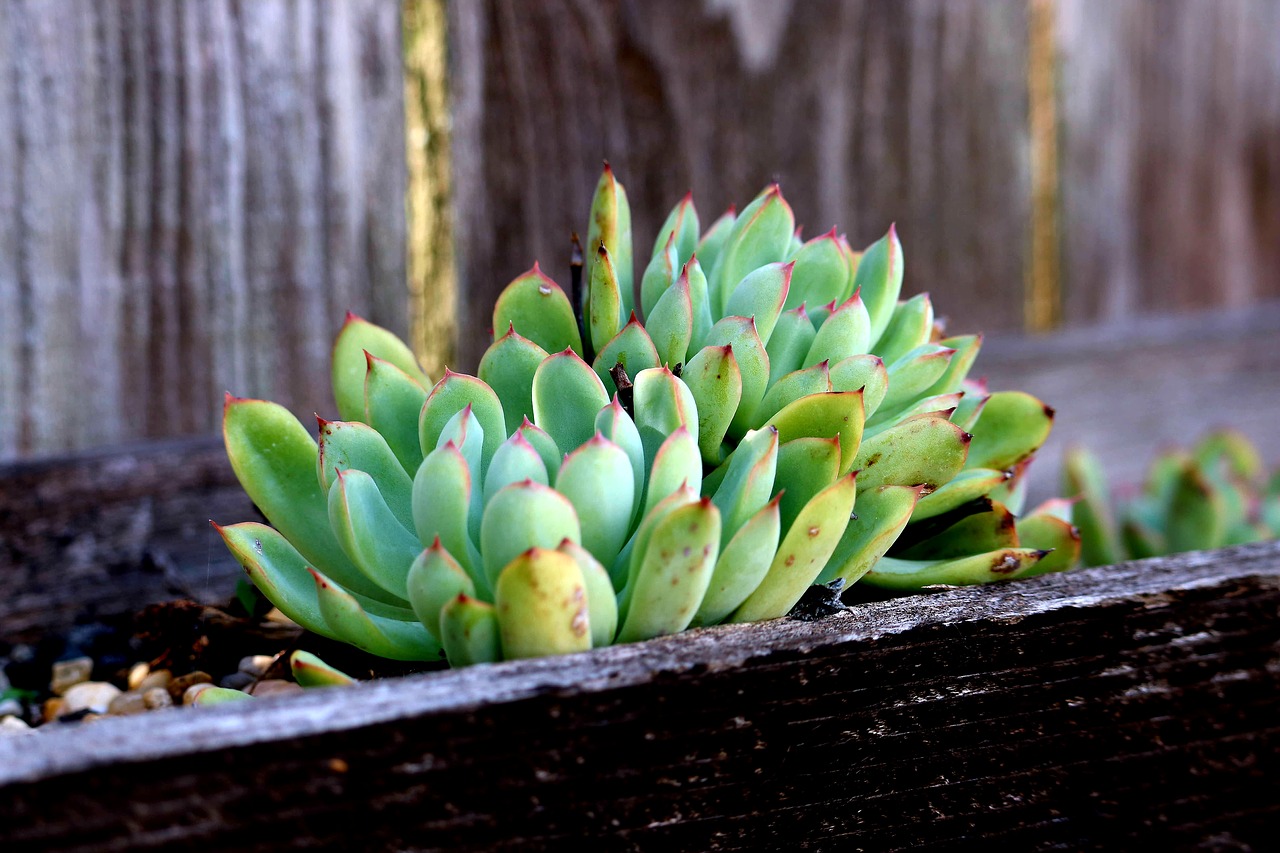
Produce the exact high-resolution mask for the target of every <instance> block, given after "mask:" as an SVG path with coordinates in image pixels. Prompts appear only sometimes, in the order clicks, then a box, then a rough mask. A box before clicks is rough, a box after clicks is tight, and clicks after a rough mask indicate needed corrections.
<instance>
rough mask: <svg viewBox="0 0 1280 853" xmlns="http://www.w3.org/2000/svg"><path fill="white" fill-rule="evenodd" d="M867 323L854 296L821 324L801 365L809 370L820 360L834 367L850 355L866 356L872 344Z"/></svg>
mask: <svg viewBox="0 0 1280 853" xmlns="http://www.w3.org/2000/svg"><path fill="white" fill-rule="evenodd" d="M869 323H870V319H869V317H868V315H867V309H866V306H865V305H864V304H863V302H862V298H861V296H860V295H859V294H857V293H855V294H854V295H853V296H850V297H849V298H848V299H847V300H846V301H845V302H843V303H841V304H840V305H839V306H837V307H836V309H835V311H833V312H832V313H831V316H829V317H827V318H826V320H824V321H823V323H822V325H821V326H820V327H819V328H818V333H817V335H815V336H814V339H813V344H812V345H811V346H810V347H809V352H808V354H807V355H805V357H804V362H803V363H802V366H804V367H810V366H812V365H814V364H817V363H818V362H821V361H826V362H830V363H831V364H837V363H839V362H840V361H843V360H844V359H846V358H848V357H849V356H853V355H861V354H864V353H866V351H867V348H868V347H869V345H870V344H871V337H870V325H869Z"/></svg>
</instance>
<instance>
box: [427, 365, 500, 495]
mask: <svg viewBox="0 0 1280 853" xmlns="http://www.w3.org/2000/svg"><path fill="white" fill-rule="evenodd" d="M468 406H469V407H470V408H471V413H472V414H473V415H474V416H475V418H476V420H477V421H478V422H479V424H480V427H481V428H482V429H483V431H484V433H483V439H484V444H483V445H482V447H483V450H482V451H481V455H480V473H481V474H482V475H483V473H484V472H485V471H487V470H488V468H489V460H490V459H492V458H493V454H494V453H496V452H497V450H498V445H500V444H502V442H503V441H505V440H506V437H507V433H506V428H507V419H506V413H505V412H503V410H502V401H501V400H499V399H498V395H497V394H496V393H494V391H493V389H492V388H490V387H489V386H488V385H486V384H485V383H484V382H482V381H481V380H480V379H478V378H476V377H475V376H468V375H467V374H465V373H454V372H453V371H452V370H445V372H444V378H443V379H441V380H440V381H439V382H437V383H436V384H435V387H434V388H432V389H431V393H430V394H429V395H428V396H427V402H426V403H425V404H423V406H422V413H421V414H420V415H419V416H418V441H419V443H420V444H421V445H422V452H423V454H424V455H425V454H427V453H430V452H431V451H432V450H434V449H435V448H436V447H438V446H439V444H440V436H441V434H442V433H443V432H444V430H445V427H446V426H447V425H448V423H449V421H450V420H451V419H452V418H453V417H454V416H455V415H457V414H458V413H459V412H461V411H462V410H463V409H466V408H467V407H468ZM478 482H479V481H477V483H478Z"/></svg>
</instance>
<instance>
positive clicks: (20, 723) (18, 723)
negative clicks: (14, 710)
mask: <svg viewBox="0 0 1280 853" xmlns="http://www.w3.org/2000/svg"><path fill="white" fill-rule="evenodd" d="M34 731H35V729H33V728H31V726H29V725H27V723H26V721H25V720H23V719H22V718H21V717H0V737H4V736H5V735H24V734H27V733H29V732H34Z"/></svg>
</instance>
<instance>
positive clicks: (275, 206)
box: [0, 0, 407, 458]
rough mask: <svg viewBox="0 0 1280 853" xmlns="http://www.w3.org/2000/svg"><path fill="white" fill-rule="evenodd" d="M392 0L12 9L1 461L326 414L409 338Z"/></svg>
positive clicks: (3, 98)
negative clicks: (338, 391) (341, 381)
mask: <svg viewBox="0 0 1280 853" xmlns="http://www.w3.org/2000/svg"><path fill="white" fill-rule="evenodd" d="M400 51H401V44H400V4H399V3H398V2H396V0H360V2H351V3H345V2H344V3H337V2H329V0H298V1H297V2H288V1H287V0H263V2H239V0H207V2H200V3H185V2H181V0H108V1H107V2H101V3H89V2H77V3H39V2H13V3H5V4H3V9H0V357H2V358H3V359H4V362H5V370H4V371H3V376H2V377H0V458H13V457H16V456H22V455H33V454H43V453H52V452H58V451H63V450H69V449H75V448H83V447H91V446H100V445H106V444H112V443H118V442H121V441H127V440H132V439H139V438H148V437H157V436H172V435H181V434H190V433H203V432H208V431H211V430H213V429H215V428H216V426H217V422H218V415H219V413H220V410H221V402H222V400H221V395H222V391H223V390H231V391H234V392H235V393H238V394H244V395H253V396H265V397H270V398H272V399H277V400H281V401H282V402H284V403H286V404H287V405H289V406H290V407H291V408H293V409H294V410H295V411H297V412H299V413H310V412H311V411H314V410H316V409H322V410H323V409H325V407H326V406H328V405H329V404H328V403H327V402H326V401H327V400H328V395H329V392H328V389H327V375H328V371H327V367H326V361H327V356H328V347H329V343H330V340H331V338H332V335H333V332H334V331H335V330H336V328H337V326H338V325H339V324H340V322H341V320H342V314H343V311H344V310H345V309H347V308H350V309H352V310H355V311H357V312H360V313H363V314H365V315H366V316H368V317H370V318H371V319H373V320H375V321H376V322H379V323H382V324H384V325H386V326H389V327H390V328H392V329H394V330H396V331H397V332H399V333H401V334H403V333H405V332H406V317H407V314H406V296H405V283H404V282H405V261H404V255H405V250H404V235H405V222H404V186H405V164H404V151H403V144H404V143H403V139H404V136H403V134H404V122H403V117H402V104H403V100H402V85H401V74H400V67H401V66H400Z"/></svg>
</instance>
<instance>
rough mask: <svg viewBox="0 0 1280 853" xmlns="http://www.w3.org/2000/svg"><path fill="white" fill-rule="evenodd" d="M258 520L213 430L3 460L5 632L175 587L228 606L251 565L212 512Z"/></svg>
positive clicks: (117, 609)
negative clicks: (206, 434) (222, 534)
mask: <svg viewBox="0 0 1280 853" xmlns="http://www.w3.org/2000/svg"><path fill="white" fill-rule="evenodd" d="M258 518H259V516H257V515H256V513H255V512H254V509H253V504H252V502H251V501H250V500H249V498H248V497H247V496H246V495H245V494H244V491H243V490H242V489H241V488H240V484H239V483H237V482H236V479H235V475H234V474H233V473H232V472H231V465H230V464H229V463H228V462H227V456H226V452H225V451H224V450H223V449H222V442H221V441H218V440H215V439H204V438H200V439H174V440H170V441H155V442H148V443H146V444H140V445H136V446H134V447H132V448H124V449H119V448H117V449H113V450H111V451H108V452H98V453H92V454H79V455H77V456H74V457H68V458H58V459H41V460H38V461H27V462H19V463H11V464H8V465H0V640H3V641H6V642H36V641H37V640H38V639H39V638H41V637H42V636H45V635H47V634H50V635H57V634H61V633H62V632H64V631H66V630H67V629H68V628H70V627H71V626H72V625H74V624H76V623H77V622H78V621H79V620H83V619H93V618H96V617H112V616H120V615H127V614H131V613H134V612H136V611H138V610H141V609H142V608H143V607H145V606H147V605H148V604H153V603H156V602H159V601H164V600H168V599H170V598H173V597H174V596H179V597H184V598H192V599H196V600H199V601H205V602H211V603H212V602H218V603H225V602H226V601H228V600H229V599H230V597H231V594H232V592H233V591H234V589H235V582H236V580H237V579H238V578H240V577H242V576H243V572H242V570H241V569H240V567H239V565H237V564H236V562H235V561H234V560H233V559H231V555H230V554H229V553H227V550H226V548H225V547H224V546H223V545H222V541H221V539H220V538H219V537H218V535H217V533H215V532H214V531H213V529H212V528H211V527H210V525H209V521H210V519H212V520H214V521H217V522H219V523H220V524H228V523H234V522H237V521H250V520H257V519H258Z"/></svg>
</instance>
